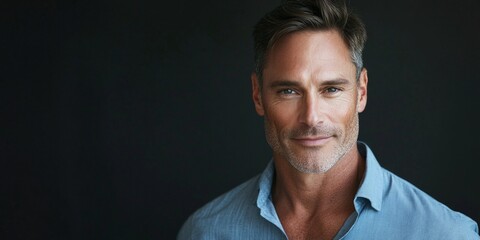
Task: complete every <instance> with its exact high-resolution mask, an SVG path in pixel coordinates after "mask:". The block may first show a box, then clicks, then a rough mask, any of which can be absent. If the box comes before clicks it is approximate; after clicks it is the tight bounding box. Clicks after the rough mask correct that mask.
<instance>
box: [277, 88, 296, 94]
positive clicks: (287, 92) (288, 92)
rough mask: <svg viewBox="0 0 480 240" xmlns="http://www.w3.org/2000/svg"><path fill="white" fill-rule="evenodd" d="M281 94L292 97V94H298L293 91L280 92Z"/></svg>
mask: <svg viewBox="0 0 480 240" xmlns="http://www.w3.org/2000/svg"><path fill="white" fill-rule="evenodd" d="M279 93H281V94H284V95H292V94H295V93H296V92H295V91H294V90H292V89H283V90H280V91H279Z"/></svg>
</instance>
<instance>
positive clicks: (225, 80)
mask: <svg viewBox="0 0 480 240" xmlns="http://www.w3.org/2000/svg"><path fill="white" fill-rule="evenodd" d="M278 2H279V1H278V0H276V1H273V0H271V1H261V2H260V1H254V0H249V1H219V0H214V1H213V0H210V1H189V2H184V1H179V2H172V1H168V2H164V1H111V2H106V1H71V2H65V1H56V0H49V1H48V0H45V1H33V0H32V1H26V0H20V1H2V3H1V4H0V6H1V12H0V19H1V25H0V27H1V33H0V34H1V37H0V47H1V48H0V49H1V59H2V63H1V65H0V71H1V75H0V77H1V81H0V87H1V92H0V93H1V94H0V100H1V105H0V107H1V108H0V110H1V116H0V119H1V120H0V121H1V128H0V134H1V135H0V137H1V138H0V164H1V165H0V184H1V185H0V186H1V189H0V191H1V197H0V216H1V218H0V238H1V239H174V238H175V235H176V233H177V232H178V230H179V228H180V226H181V224H182V223H183V222H184V221H185V220H186V218H187V216H188V215H189V214H191V213H192V212H193V211H194V210H195V209H197V208H199V207H200V206H201V205H203V204H205V203H206V202H207V201H209V200H211V199H212V198H214V197H215V196H218V195H219V194H221V193H223V192H225V191H227V190H228V189H230V188H232V187H234V186H236V185H238V184H239V183H241V182H243V181H245V180H247V179H249V178H250V177H252V176H254V175H256V174H257V173H259V172H261V171H262V170H263V168H264V167H265V165H266V163H267V162H268V160H269V158H270V150H269V147H268V146H267V144H266V143H265V140H264V135H263V122H262V119H261V118H260V117H258V116H257V115H256V113H255V111H254V107H253V103H252V101H251V98H250V79H249V77H250V72H251V70H252V66H253V51H252V45H253V41H252V38H251V31H252V28H253V25H254V24H255V23H256V21H257V20H258V19H259V18H260V17H261V16H262V15H263V14H264V13H265V12H267V11H268V10H270V9H271V8H272V7H273V6H275V5H276V4H277V3H278ZM387 2H388V3H387ZM350 4H351V6H353V7H354V9H356V10H357V12H358V13H359V14H360V15H361V17H362V18H363V19H364V21H365V23H366V26H367V30H368V34H369V40H368V41H367V46H366V49H365V54H364V58H365V64H366V67H367V68H368V70H369V78H370V81H369V92H368V93H369V96H368V106H367V110H366V112H364V113H362V114H361V127H360V129H361V130H360V131H361V133H360V140H363V141H365V142H367V143H368V144H369V145H370V147H371V148H372V149H373V151H374V152H375V153H376V155H377V158H378V159H379V161H380V163H381V164H382V165H383V166H384V167H386V168H387V169H389V170H391V171H393V172H394V173H396V174H397V175H399V176H401V177H403V178H405V179H407V180H408V181H410V182H412V183H414V184H415V185H417V186H418V187H420V188H421V189H423V190H424V191H426V192H427V193H429V194H430V195H431V196H433V197H434V198H436V199H438V200H440V201H441V202H443V203H445V204H446V205H447V206H449V207H451V208H452V209H454V210H458V211H461V212H463V213H465V214H466V215H468V216H470V217H471V218H473V219H474V220H476V221H477V222H478V221H480V205H479V203H480V191H479V188H478V183H479V182H480V175H479V174H478V163H477V161H478V160H480V159H479V157H478V154H477V153H478V148H479V143H480V141H479V139H478V137H479V136H480V127H479V117H478V113H477V112H478V110H479V109H480V106H479V105H480V104H479V103H480V101H479V100H478V97H479V94H480V90H479V86H480V84H479V80H480V77H479V67H480V61H479V58H480V50H479V48H480V47H479V42H480V37H479V32H478V29H479V28H478V27H479V23H480V17H479V16H480V15H479V14H478V12H477V10H478V4H477V1H476V0H466V1H456V2H452V1H416V0H407V1H395V2H391V1H373V0H368V1H351V3H350Z"/></svg>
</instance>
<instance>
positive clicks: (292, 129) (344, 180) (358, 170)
mask: <svg viewBox="0 0 480 240" xmlns="http://www.w3.org/2000/svg"><path fill="white" fill-rule="evenodd" d="M355 70H356V69H355V65H354V64H353V63H352V61H351V58H350V52H349V50H348V47H347V45H346V44H345V42H344V41H343V39H342V38H341V36H340V35H339V33H338V32H337V31H335V30H325V31H300V32H295V33H291V34H289V35H286V36H284V37H283V38H281V39H280V40H279V41H278V42H277V43H276V44H275V45H274V46H273V48H272V49H270V50H269V51H268V53H267V58H266V63H265V68H264V71H263V81H262V86H260V85H259V81H258V79H257V76H256V75H255V74H252V90H253V101H254V103H255V109H256V111H257V113H258V114H259V115H260V116H263V117H264V122H265V134H266V138H267V142H268V143H269V145H270V146H271V147H272V150H273V159H274V161H275V167H276V176H275V181H274V185H273V187H272V194H273V201H274V205H275V208H276V210H277V213H278V215H279V217H280V220H281V222H282V225H283V227H284V229H285V231H286V233H287V235H288V237H289V238H290V239H308V238H310V239H311V238H315V239H331V238H333V237H334V236H335V234H336V233H337V232H338V230H339V229H340V228H341V226H342V224H343V222H344V221H345V220H346V218H348V216H349V215H350V214H351V213H352V212H353V210H354V208H353V197H354V195H355V192H356V191H357V189H358V185H359V183H360V181H361V178H362V177H363V172H364V160H363V159H362V158H361V156H360V154H359V153H358V149H357V145H356V141H357V138H358V131H359V130H358V129H359V125H358V113H360V112H362V111H363V110H364V109H365V106H366V102H367V83H368V77H367V72H366V70H365V69H363V70H362V73H361V75H360V78H359V79H358V81H357V79H356V78H355Z"/></svg>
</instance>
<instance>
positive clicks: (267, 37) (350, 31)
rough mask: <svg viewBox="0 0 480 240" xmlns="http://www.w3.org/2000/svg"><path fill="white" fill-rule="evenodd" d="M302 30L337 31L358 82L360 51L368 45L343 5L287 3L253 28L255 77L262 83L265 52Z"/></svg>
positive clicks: (324, 0)
mask: <svg viewBox="0 0 480 240" xmlns="http://www.w3.org/2000/svg"><path fill="white" fill-rule="evenodd" d="M302 30H337V31H338V33H340V35H341V37H342V39H343V40H344V41H345V43H346V45H347V46H348V48H349V50H350V55H351V59H352V62H353V63H354V64H355V66H356V77H357V80H358V79H359V77H360V73H361V71H362V68H363V61H362V51H363V48H364V46H365V42H366V41H367V32H366V29H365V25H364V24H363V22H362V21H361V20H360V18H359V17H358V16H357V15H355V14H354V13H352V12H351V10H350V9H349V8H347V6H346V4H345V2H344V1H335V0H286V1H283V2H282V4H281V5H280V6H278V7H276V8H275V9H273V10H272V11H271V12H269V13H267V14H265V16H263V17H262V18H261V19H260V21H259V22H258V23H257V24H256V25H255V27H254V31H253V38H254V44H255V73H256V74H257V76H258V78H259V80H260V81H262V74H263V68H264V65H265V60H266V56H267V54H268V51H269V50H270V49H271V48H272V47H273V45H274V44H275V43H276V42H277V41H278V40H279V39H280V38H282V37H283V36H285V35H287V34H290V33H293V32H297V31H302Z"/></svg>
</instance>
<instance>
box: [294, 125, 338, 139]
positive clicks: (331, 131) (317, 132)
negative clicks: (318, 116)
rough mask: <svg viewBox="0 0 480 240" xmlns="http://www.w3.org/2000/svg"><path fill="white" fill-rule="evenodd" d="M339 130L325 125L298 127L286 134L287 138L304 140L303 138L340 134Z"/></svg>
mask: <svg viewBox="0 0 480 240" xmlns="http://www.w3.org/2000/svg"><path fill="white" fill-rule="evenodd" d="M340 132H341V131H340V129H338V128H336V127H330V126H326V125H321V126H315V127H308V126H300V127H297V128H294V129H292V130H291V131H289V132H288V133H287V136H288V137H289V138H304V137H317V136H324V137H325V136H332V135H336V134H337V133H340Z"/></svg>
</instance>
